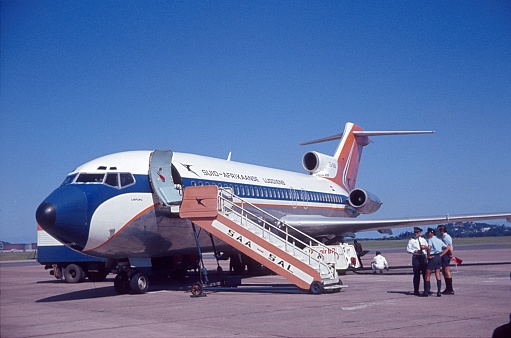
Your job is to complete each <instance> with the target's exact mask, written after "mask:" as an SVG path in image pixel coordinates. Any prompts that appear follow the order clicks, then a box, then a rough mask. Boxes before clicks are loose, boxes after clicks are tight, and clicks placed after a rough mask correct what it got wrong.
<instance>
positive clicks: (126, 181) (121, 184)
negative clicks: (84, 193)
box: [62, 173, 135, 189]
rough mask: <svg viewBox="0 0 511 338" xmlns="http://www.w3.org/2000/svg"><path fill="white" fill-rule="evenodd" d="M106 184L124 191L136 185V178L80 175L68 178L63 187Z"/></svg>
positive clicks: (130, 176) (128, 174)
mask: <svg viewBox="0 0 511 338" xmlns="http://www.w3.org/2000/svg"><path fill="white" fill-rule="evenodd" d="M72 183H74V184H106V185H109V186H111V187H114V188H118V189H122V188H126V187H127V186H130V185H132V184H135V177H133V174H131V173H104V174H95V173H94V174H91V173H78V174H71V175H69V176H67V177H66V179H65V180H64V182H62V185H66V184H72Z"/></svg>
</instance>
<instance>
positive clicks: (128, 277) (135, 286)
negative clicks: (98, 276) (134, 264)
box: [114, 270, 149, 295]
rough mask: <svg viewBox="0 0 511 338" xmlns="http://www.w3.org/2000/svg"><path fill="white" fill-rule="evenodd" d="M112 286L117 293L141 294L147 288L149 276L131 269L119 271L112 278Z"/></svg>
mask: <svg viewBox="0 0 511 338" xmlns="http://www.w3.org/2000/svg"><path fill="white" fill-rule="evenodd" d="M114 288H115V291H117V293H118V294H120V295H122V294H127V293H131V294H142V293H146V292H147V290H148V289H149V278H148V277H147V275H146V274H145V273H143V272H140V271H137V270H133V271H130V272H129V273H128V272H125V271H121V272H120V273H119V274H117V276H116V277H115V280H114Z"/></svg>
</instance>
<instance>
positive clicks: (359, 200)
mask: <svg viewBox="0 0 511 338" xmlns="http://www.w3.org/2000/svg"><path fill="white" fill-rule="evenodd" d="M348 201H349V203H350V205H351V206H352V207H353V208H355V209H356V210H357V211H358V212H359V213H361V214H372V213H373V212H375V211H377V210H378V209H380V206H381V201H380V199H379V198H378V197H377V196H376V195H373V194H371V193H370V192H368V191H365V190H363V189H354V190H352V191H351V192H350V196H349V199H348Z"/></svg>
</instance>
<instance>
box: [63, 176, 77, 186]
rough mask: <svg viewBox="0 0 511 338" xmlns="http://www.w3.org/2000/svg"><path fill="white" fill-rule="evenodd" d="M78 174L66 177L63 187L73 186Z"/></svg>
mask: <svg viewBox="0 0 511 338" xmlns="http://www.w3.org/2000/svg"><path fill="white" fill-rule="evenodd" d="M76 175H77V174H71V175H68V176H67V177H66V179H65V180H64V182H62V185H66V184H71V183H73V181H74V180H75V178H76Z"/></svg>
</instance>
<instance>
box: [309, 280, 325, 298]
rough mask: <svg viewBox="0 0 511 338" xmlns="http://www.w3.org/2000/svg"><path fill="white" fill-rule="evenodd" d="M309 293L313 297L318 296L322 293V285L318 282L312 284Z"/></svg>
mask: <svg viewBox="0 0 511 338" xmlns="http://www.w3.org/2000/svg"><path fill="white" fill-rule="evenodd" d="M309 291H310V293H312V294H313V295H319V294H321V292H323V284H322V283H321V282H318V281H315V282H312V283H311V286H310V288H309Z"/></svg>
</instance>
